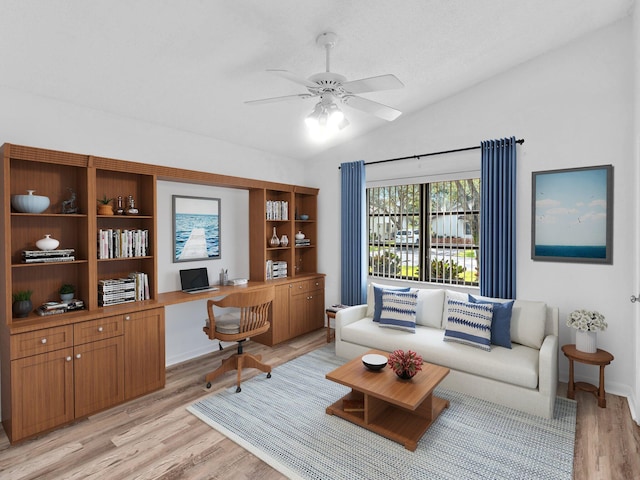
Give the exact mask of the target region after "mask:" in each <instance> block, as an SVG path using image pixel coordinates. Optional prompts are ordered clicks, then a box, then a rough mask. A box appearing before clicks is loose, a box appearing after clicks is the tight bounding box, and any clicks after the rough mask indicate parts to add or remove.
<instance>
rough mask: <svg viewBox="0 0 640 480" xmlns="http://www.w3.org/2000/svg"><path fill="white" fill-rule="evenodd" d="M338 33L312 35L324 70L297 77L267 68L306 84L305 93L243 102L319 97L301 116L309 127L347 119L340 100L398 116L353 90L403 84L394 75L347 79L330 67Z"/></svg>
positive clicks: (389, 116) (382, 114) (341, 124)
mask: <svg viewBox="0 0 640 480" xmlns="http://www.w3.org/2000/svg"><path fill="white" fill-rule="evenodd" d="M337 39H338V36H337V35H336V34H335V33H333V32H324V33H321V34H320V35H319V36H318V38H317V39H316V44H317V45H318V46H319V47H322V48H324V49H325V52H326V67H327V68H326V71H325V72H322V73H316V74H315V75H311V76H310V77H309V78H308V79H305V78H302V77H299V76H297V75H295V74H293V73H291V72H288V71H287V70H267V72H269V73H273V74H275V75H278V76H280V77H283V78H286V79H287V80H291V81H292V82H294V83H297V84H299V85H303V86H304V87H306V88H307V93H299V94H297V95H285V96H282V97H272V98H264V99H261V100H249V101H246V102H245V103H246V104H249V105H260V104H265V103H272V102H279V101H283V100H293V99H302V100H306V99H308V98H314V97H317V98H319V101H318V103H317V104H316V106H315V108H314V110H313V111H312V112H311V114H310V115H309V116H307V118H306V119H305V123H307V125H308V126H309V127H310V128H312V129H313V128H320V129H323V128H327V127H334V128H337V129H342V128H344V127H346V126H347V125H348V124H349V122H348V121H347V119H346V118H345V117H344V114H343V113H342V111H341V110H340V108H339V107H338V106H337V105H336V103H335V102H340V103H342V104H344V105H347V106H349V107H351V108H355V109H357V110H361V111H363V112H366V113H369V114H371V115H375V116H376V117H379V118H382V119H384V120H387V121H390V122H391V121H393V120H395V119H396V118H398V117H399V116H400V115H401V114H402V112H401V111H400V110H396V109H395V108H392V107H389V106H387V105H383V104H382V103H378V102H374V101H373V100H369V99H367V98H363V97H359V96H357V95H356V94H359V93H367V92H377V91H379V90H391V89H395V88H403V87H404V84H403V83H402V82H401V81H400V80H398V78H397V77H396V76H395V75H391V74H387V75H379V76H376V77H368V78H361V79H359V80H351V81H347V78H346V77H345V76H343V75H339V74H337V73H333V72H331V71H330V52H331V49H332V48H333V47H334V46H335V44H336V41H337Z"/></svg>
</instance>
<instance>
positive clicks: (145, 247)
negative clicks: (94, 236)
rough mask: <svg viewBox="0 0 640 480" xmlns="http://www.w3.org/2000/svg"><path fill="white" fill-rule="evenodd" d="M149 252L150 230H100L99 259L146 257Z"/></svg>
mask: <svg viewBox="0 0 640 480" xmlns="http://www.w3.org/2000/svg"><path fill="white" fill-rule="evenodd" d="M148 251H149V230H141V229H137V230H128V229H120V228H116V229H112V228H109V229H99V230H98V259H101V260H102V259H109V258H132V257H145V256H147V255H148Z"/></svg>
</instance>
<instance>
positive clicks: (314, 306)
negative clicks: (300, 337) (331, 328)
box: [307, 290, 324, 332]
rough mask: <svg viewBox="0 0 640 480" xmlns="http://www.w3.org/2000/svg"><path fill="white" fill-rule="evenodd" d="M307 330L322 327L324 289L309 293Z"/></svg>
mask: <svg viewBox="0 0 640 480" xmlns="http://www.w3.org/2000/svg"><path fill="white" fill-rule="evenodd" d="M307 319H308V324H307V327H308V329H309V330H308V331H309V332H311V331H313V330H317V329H319V328H323V327H324V290H314V291H312V292H310V293H309V311H308V317H307Z"/></svg>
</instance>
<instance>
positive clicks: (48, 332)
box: [11, 325, 73, 360]
mask: <svg viewBox="0 0 640 480" xmlns="http://www.w3.org/2000/svg"><path fill="white" fill-rule="evenodd" d="M66 347H73V326H71V325H65V326H63V327H53V328H44V329H42V330H36V331H34V332H27V333H19V334H17V335H11V360H15V359H16V358H23V357H29V356H31V355H37V354H39V353H46V352H52V351H54V350H59V349H61V348H66Z"/></svg>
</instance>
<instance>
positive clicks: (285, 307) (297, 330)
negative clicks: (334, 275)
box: [157, 273, 324, 345]
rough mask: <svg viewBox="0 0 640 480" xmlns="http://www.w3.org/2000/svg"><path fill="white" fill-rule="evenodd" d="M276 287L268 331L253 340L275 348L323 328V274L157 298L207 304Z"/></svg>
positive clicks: (163, 302)
mask: <svg viewBox="0 0 640 480" xmlns="http://www.w3.org/2000/svg"><path fill="white" fill-rule="evenodd" d="M270 286H274V287H275V294H276V296H275V299H274V300H273V304H272V308H271V317H270V321H271V328H270V329H269V331H268V332H267V333H264V334H262V335H259V336H257V337H253V338H252V340H254V341H256V342H259V343H262V344H264V345H276V344H278V343H281V342H284V341H287V340H289V339H291V338H294V337H298V336H300V335H304V334H305V333H309V332H312V331H314V330H318V329H320V328H323V327H324V274H321V273H315V274H308V275H297V276H295V277H286V278H278V279H274V280H267V281H264V282H261V281H260V282H258V281H250V282H248V283H247V284H245V285H238V286H231V285H221V286H218V288H219V290H214V291H208V292H200V293H184V292H182V291H175V292H165V293H160V294H158V298H157V303H158V304H160V305H163V306H164V305H176V304H179V303H186V302H193V301H196V300H207V299H209V298H215V297H223V296H225V295H228V294H230V293H234V292H237V291H238V290H247V291H250V290H258V289H261V288H266V287H270Z"/></svg>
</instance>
